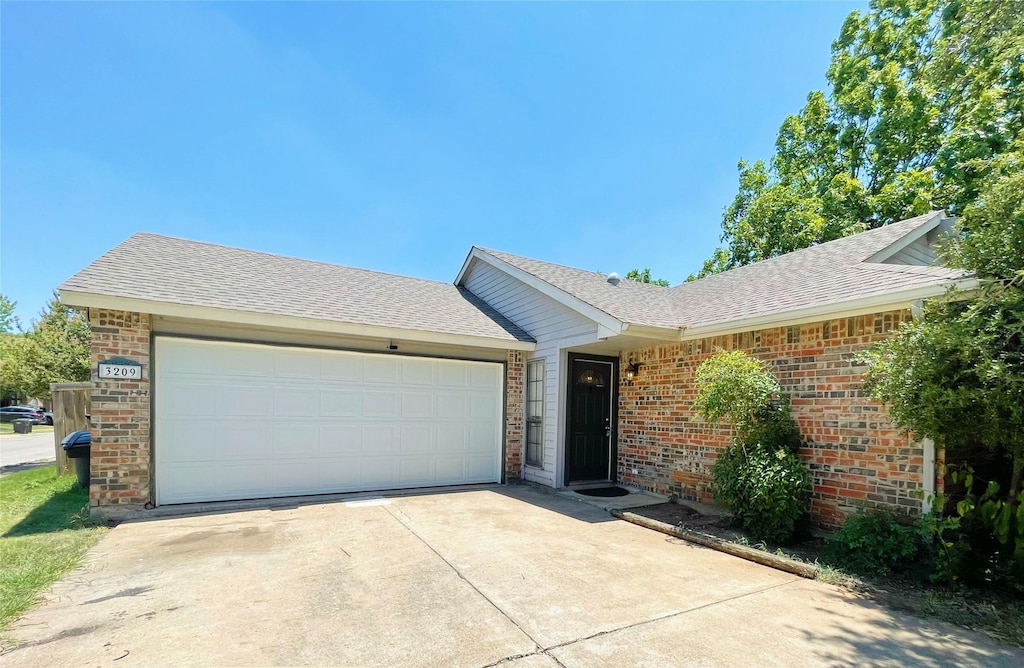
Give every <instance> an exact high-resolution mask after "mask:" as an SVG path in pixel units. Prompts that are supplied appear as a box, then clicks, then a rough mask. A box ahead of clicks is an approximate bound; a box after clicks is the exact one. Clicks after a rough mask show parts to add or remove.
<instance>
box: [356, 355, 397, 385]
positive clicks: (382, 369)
mask: <svg viewBox="0 0 1024 668" xmlns="http://www.w3.org/2000/svg"><path fill="white" fill-rule="evenodd" d="M362 380H363V381H365V382H367V383H397V382H398V362H396V361H395V360H393V359H386V358H380V357H368V358H366V359H364V360H363V378H362Z"/></svg>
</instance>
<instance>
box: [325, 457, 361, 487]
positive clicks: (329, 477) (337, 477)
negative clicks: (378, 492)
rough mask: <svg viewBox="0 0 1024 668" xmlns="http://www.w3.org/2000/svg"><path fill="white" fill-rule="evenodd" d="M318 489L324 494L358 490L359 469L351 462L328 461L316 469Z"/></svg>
mask: <svg viewBox="0 0 1024 668" xmlns="http://www.w3.org/2000/svg"><path fill="white" fill-rule="evenodd" d="M317 480H318V482H319V488H320V490H321V491H324V492H331V491H342V492H347V491H352V490H357V489H360V486H359V483H360V467H359V465H358V464H353V462H351V461H344V460H328V461H325V462H323V463H322V464H321V465H320V466H319V467H317Z"/></svg>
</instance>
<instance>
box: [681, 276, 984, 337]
mask: <svg viewBox="0 0 1024 668" xmlns="http://www.w3.org/2000/svg"><path fill="white" fill-rule="evenodd" d="M950 287H956V288H957V289H959V290H973V289H975V288H977V287H978V279H976V278H974V277H968V278H961V279H958V280H952V281H949V282H946V283H941V284H936V285H928V286H923V287H918V288H912V289H909V290H902V291H896V292H886V293H884V294H878V295H869V296H867V297H861V298H860V299H853V300H848V301H842V302H833V303H829V304H815V305H814V306H808V307H805V308H799V309H792V310H789V311H776V312H774V313H766V314H764V315H759V316H755V317H752V318H739V319H736V320H728V321H725V322H716V323H712V324H710V325H699V326H696V327H686V328H684V329H683V330H682V336H681V337H680V340H682V341H690V340H693V339H703V338H706V337H709V336H722V335H725V334H737V333H740V332H749V331H752V330H756V329H764V328H766V327H787V326H789V325H797V324H802V323H805V322H813V321H816V320H830V319H832V318H848V317H853V316H857V315H866V314H868V313H880V312H882V311H895V310H898V309H905V308H912V307H913V306H914V304H915V302H919V301H921V300H923V299H931V298H934V297H939V296H942V295H943V294H945V293H946V292H947V291H948V290H949V288H950Z"/></svg>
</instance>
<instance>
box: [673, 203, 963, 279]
mask: <svg viewBox="0 0 1024 668" xmlns="http://www.w3.org/2000/svg"><path fill="white" fill-rule="evenodd" d="M944 214H945V212H944V211H942V210H941V209H936V210H933V211H929V212H928V213H923V214H920V215H918V216H913V217H911V218H906V219H904V220H898V221H896V222H894V223H888V224H886V225H882V226H880V227H875V228H873V229H870V230H864V231H863V232H857V233H856V234H848V235H846V236H845V237H839V238H838V239H832V240H830V241H825V242H822V243H820V244H812V245H810V246H805V247H803V248H797V249H796V250H792V251H788V252H786V253H782V254H781V255H775V256H773V257H769V258H765V259H763V260H758V261H757V262H751V263H750V264H744V265H740V266H738V267H733V268H732V269H727V270H726V271H722V272H718V273H716V274H711V275H710V276H704V277H703V278H698V279H696V280H694V281H684V282H682V283H680V284H679V285H674V286H672V288H671V289H672V290H676V289H678V288H681V287H683V286H686V285H693V284H695V283H699V282H701V281H706V280H709V279H713V278H715V277H716V276H724V275H725V274H729V273H731V272H738V271H742V270H745V269H748V268H750V267H764V266H765V265H767V264H771V263H778V262H780V261H783V260H784V259H785V260H787V261H792V258H793V257H794V256H803V255H806V254H808V253H809V252H811V251H817V250H819V249H821V248H824V247H826V246H829V245H830V244H839V243H842V242H847V243H853V241H851V240H857V241H860V242H863V241H864V236H865V235H874V236H877V235H878V234H881V232H882V231H883V230H885V231H888V230H891V229H892V228H893V227H894V226H897V225H903V224H904V223H911V222H912V221H916V224H913V225H910V224H908V225H906V227H909V228H911V229H909V230H907V231H906V232H904V233H903V234H902V235H900V236H899V237H898V238H896V239H894V240H892V241H891V242H890V243H888V244H886V245H885V247H884V248H887V247H889V246H891V245H892V244H894V243H896V242H897V241H899V239H902V238H903V237H905V236H906V235H908V234H910V233H911V231H912V230H915V229H917V228H918V227H920V226H921V225H923V224H924V223H925V221H926V219H928V218H932V217H934V216H936V215H944ZM880 250H882V249H881V248H876V249H874V250H873V251H871V252H870V253H868V254H867V255H865V256H864V257H861V258H857V259H856V260H854V259H852V258H851V259H850V260H849V261H847V262H845V263H844V264H846V265H859V264H866V263H867V259H868V258H870V257H871V256H872V255H874V254H875V253H877V252H879V251H880ZM733 275H734V276H735V274H733Z"/></svg>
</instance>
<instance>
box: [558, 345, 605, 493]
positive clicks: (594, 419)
mask: <svg viewBox="0 0 1024 668" xmlns="http://www.w3.org/2000/svg"><path fill="white" fill-rule="evenodd" d="M615 366H616V360H615V359H614V358H606V359H602V358H599V357H595V356H583V355H579V356H575V355H573V356H570V358H569V369H570V375H569V397H568V404H569V424H568V425H567V435H568V438H567V439H566V441H567V447H566V483H572V482H582V481H585V480H611V479H612V475H613V467H612V466H611V463H612V452H611V451H612V439H613V434H614V433H615V421H614V417H615V416H614V414H613V409H612V407H613V401H614V399H615Z"/></svg>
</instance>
